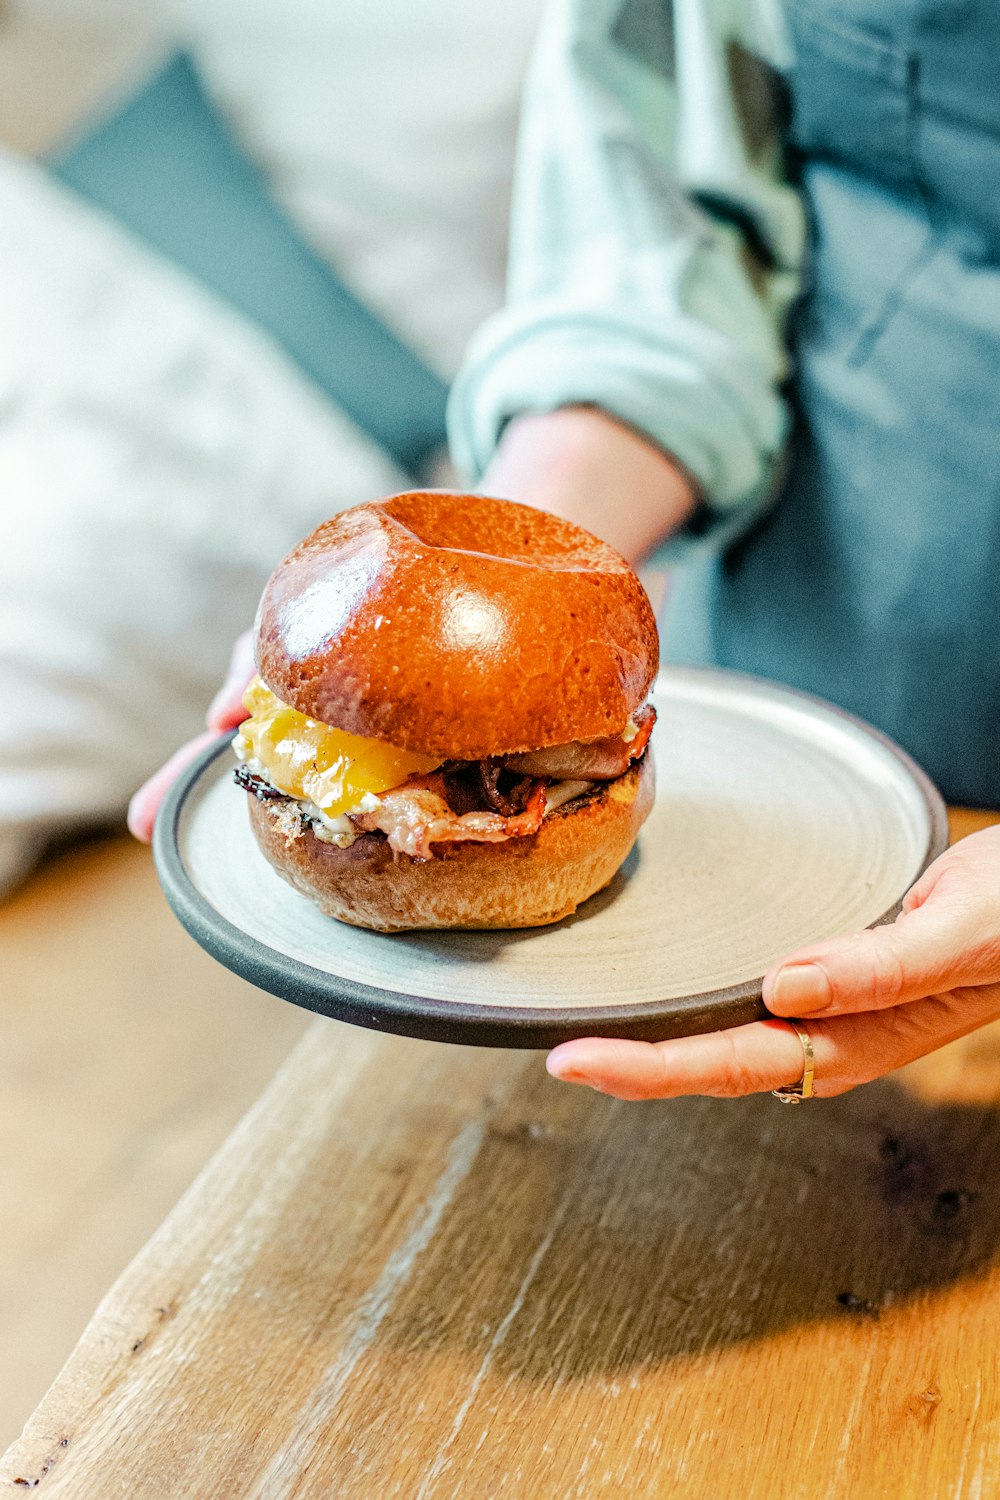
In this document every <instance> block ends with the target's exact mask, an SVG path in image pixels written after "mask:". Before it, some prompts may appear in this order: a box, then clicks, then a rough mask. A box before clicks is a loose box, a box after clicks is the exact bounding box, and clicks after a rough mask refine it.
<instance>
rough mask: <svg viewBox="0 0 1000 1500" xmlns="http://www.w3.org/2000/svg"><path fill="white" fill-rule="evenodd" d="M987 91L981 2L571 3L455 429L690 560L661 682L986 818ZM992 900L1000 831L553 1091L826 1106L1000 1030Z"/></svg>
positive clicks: (990, 134)
mask: <svg viewBox="0 0 1000 1500" xmlns="http://www.w3.org/2000/svg"><path fill="white" fill-rule="evenodd" d="M998 62H1000V12H997V11H996V9H995V7H993V6H991V5H990V4H989V3H988V0H969V3H968V4H967V5H965V6H964V7H963V9H962V12H961V17H960V19H956V16H955V14H954V13H953V12H952V11H951V10H949V11H948V13H947V15H946V14H945V10H944V8H943V7H942V6H941V5H940V4H939V3H937V0H914V3H913V4H911V5H908V6H906V7H902V6H901V7H898V8H896V9H895V10H893V11H891V12H889V13H887V12H886V8H885V7H883V6H880V5H878V4H877V3H876V0H824V3H822V4H816V3H815V0H784V3H783V4H781V5H779V4H778V0H753V3H749V0H748V3H746V4H744V5H742V6H735V5H732V4H730V3H727V0H672V3H670V0H556V3H555V4H553V5H552V6H551V7H550V10H549V12H548V14H547V17H546V21H545V23H544V25H543V29H542V34H541V36H540V39H539V42H538V46H537V50H536V55H535V62H534V67H533V71H532V75H531V78H530V80H529V84H528V88H527V91H526V112H525V116H524V122H523V126H522V142H521V151H520V168H519V177H518V187H517V192H516V197H515V211H514V219H513V235H512V264H511V271H510V299H509V303H508V305H507V307H506V309H505V310H504V311H503V312H502V313H501V314H499V315H498V316H497V317H496V318H494V319H493V320H492V321H491V322H490V323H488V324H487V325H486V327H485V328H484V329H483V330H482V331H481V333H480V334H479V335H478V337H477V338H476V340H475V341H474V343H473V345H472V348H471V350H470V353H469V356H468V359H467V362H466V365H465V368H464V370H463V372H462V374H461V375H460V377H459V380H458V382H457V384H456V386H455V389H454V391H453V394H452V401H451V433H452V444H453V451H454V454H455V457H456V461H457V463H458V464H459V467H460V468H461V469H462V470H463V471H464V472H466V473H467V474H469V475H470V476H472V479H473V482H475V483H476V484H478V485H479V487H481V488H482V489H484V490H487V491H489V492H490V493H493V494H498V495H501V496H507V497H509V498H512V499H519V500H523V501H528V502H530V503H532V504H536V505H539V506H542V507H543V508H546V509H549V510H552V511H556V512H558V513H560V514H562V515H565V516H567V517H568V518H570V519H573V520H575V521H578V522H580V523H582V524H584V525H587V526H589V527H590V529H592V530H594V531H595V532H597V533H599V534H601V535H602V536H604V537H605V538H606V539H607V540H609V541H611V542H612V543H614V544H615V545H617V546H618V547H619V549H620V550H621V551H622V552H623V553H624V554H625V555H626V556H628V557H629V558H630V559H632V560H633V561H635V560H638V559H639V558H641V557H644V556H647V555H649V554H650V553H651V552H654V551H655V550H656V549H658V548H659V549H660V551H659V554H658V555H659V556H660V558H661V560H664V561H669V562H671V563H672V564H673V565H674V571H673V575H672V586H671V589H670V593H669V598H668V606H667V612H666V617H665V630H664V636H665V645H666V656H667V658H668V659H669V660H674V661H682V662H691V663H714V664H720V665H724V666H728V667H735V668H739V669H741V670H744V671H751V672H755V673H758V674H761V675H764V676H768V677H772V678H776V679H778V680H781V681H784V682H787V683H790V684H791V685H793V686H797V687H800V688H805V689H808V690H809V691H811V692H814V693H819V694H821V695H822V696H825V697H827V698H830V699H832V700H834V701H836V702H838V703H841V704H843V705H844V706H845V707H847V708H849V709H852V710H853V711H854V712H856V713H859V714H860V715H861V716H862V717H865V718H867V719H869V720H871V721H873V722H875V723H876V724H878V725H879V726H880V727H882V728H883V729H885V730H886V731H887V732H888V733H890V734H892V735H893V736H894V738H896V739H897V740H899V741H900V742H901V743H902V744H903V745H904V746H905V747H906V748H907V749H909V750H910V751H911V752H912V753H913V754H914V755H915V756H916V757H917V758H918V759H919V760H921V761H922V762H923V763H924V764H925V765H926V766H927V768H928V769H929V770H930V772H931V774H932V775H933V776H934V777H935V779H936V780H937V781H938V782H939V784H940V785H941V787H942V789H943V791H944V792H945V794H946V796H947V797H949V799H950V800H952V801H962V802H967V803H972V804H978V805H982V806H994V807H996V806H1000V756H998V754H997V748H998V747H997V729H998V724H1000V650H998V647H1000V612H998V609H997V594H996V588H995V580H994V576H993V558H994V557H995V555H996V540H997V528H998V525H1000V463H998V458H1000V448H998V438H997V423H996V411H995V402H994V398H993V395H992V392H993V390H994V389H995V384H996V373H997V369H998V366H1000V265H998V259H1000V253H998V252H1000V207H998V204H997V201H996V198H995V195H992V196H991V195H988V194H984V193H983V192H982V183H983V182H984V181H989V180H992V179H993V178H995V176H996V171H997V167H998V164H1000V102H998V100H997V98H996V91H995V89H993V88H992V87H991V82H990V80H991V79H992V77H993V76H994V75H995V70H996V65H997V63H998ZM664 543H665V544H666V545H665V546H664ZM238 675H239V674H238ZM235 704H236V699H235V698H234V696H233V692H232V687H230V689H227V690H226V692H225V693H224V694H223V697H222V699H221V700H220V702H219V704H217V707H216V713H215V720H214V722H215V723H216V725H219V726H221V725H222V724H224V723H227V722H229V721H230V720H231V719H232V717H233V714H234V713H237V712H239V710H238V709H237V708H236V707H235ZM151 797H152V798H153V799H154V800H155V789H154V793H153V794H150V793H144V794H141V795H140V797H139V799H138V801H137V803H136V811H135V813H134V819H135V823H136V826H137V827H138V828H139V829H140V831H142V828H143V825H144V822H145V821H146V820H148V815H149V811H150V807H151V805H152V801H151ZM998 891H1000V829H988V830H986V831H984V832H982V833H979V834H976V835H973V836H972V837H970V838H968V839H965V840H963V841H962V842H961V843H959V844H958V845H956V846H955V847H954V848H953V849H951V850H950V851H948V852H947V853H946V854H945V855H944V856H942V857H941V858H940V859H939V860H938V861H937V862H936V863H935V864H934V865H932V866H931V868H930V869H929V870H928V871H927V872H926V874H925V875H924V876H923V877H922V878H921V879H920V880H919V881H918V882H917V884H916V885H915V886H914V887H913V889H912V890H911V891H910V892H909V893H908V895H907V897H906V899H905V901H904V904H903V910H902V913H901V915H900V917H899V918H898V919H897V921H896V922H895V923H893V924H891V925H890V926H887V927H883V928H879V929H876V930H874V931H870V932H864V933H857V934H851V935H847V936H844V937H842V938H839V939H836V940H832V941H829V942H825V943H821V944H816V945H812V946H811V947H809V948H805V949H802V950H800V951H799V952H797V953H794V954H791V955H788V956H787V957H786V958H784V959H783V960H782V961H781V962H780V963H778V964H776V965H775V966H774V967H773V968H772V969H771V971H770V972H769V973H768V975H767V976H766V977H765V980H764V986H763V993H764V1000H765V1003H766V1005H767V1006H768V1008H769V1009H770V1011H771V1012H772V1015H773V1017H774V1019H773V1020H770V1021H762V1022H758V1023H754V1024H753V1025H751V1026H746V1027H741V1028H738V1029H735V1030H732V1031H728V1032H720V1033H713V1034H708V1035H705V1036H699V1037H691V1038H686V1039H681V1040H675V1041H670V1042H664V1043H639V1042H625V1041H613V1040H607V1039H601V1038H591V1039H588V1040H581V1041H576V1042H570V1043H566V1044H564V1045H563V1046H561V1047H559V1048H557V1049H556V1050H555V1051H554V1052H553V1053H552V1054H551V1056H550V1058H549V1064H548V1066H549V1070H550V1072H551V1073H553V1074H554V1076H556V1077H559V1078H562V1079H565V1080H568V1081H573V1082H579V1083H585V1084H589V1085H590V1086H592V1087H594V1088H598V1089H600V1090H603V1091H605V1092H609V1093H613V1094H616V1095H618V1096H620V1097H624V1098H649V1097H664V1096H671V1095H676V1094H683V1093H691V1092H702V1093H710V1094H719V1095H739V1094H745V1093H750V1092H755V1091H762V1090H767V1089H774V1090H786V1091H788V1090H793V1091H796V1092H797V1093H798V1094H802V1095H804V1094H807V1093H808V1092H810V1091H812V1092H815V1094H816V1095H817V1096H824V1095H832V1094H837V1093H840V1092H843V1091H844V1090H846V1089H848V1088H851V1087H853V1086H855V1085H856V1084H858V1083H862V1082H865V1081H868V1080H870V1079H872V1078H875V1077H878V1076H880V1075H882V1074H884V1073H886V1072H889V1071H891V1070H893V1069H895V1068H897V1067H899V1066H900V1065H902V1064H903V1063H905V1062H907V1061H910V1060H912V1059H914V1058H916V1057H918V1056H921V1055H923V1054H924V1053H926V1052H928V1051H930V1050H933V1049H934V1048H935V1047H938V1046H941V1045H943V1044H945V1043H946V1042H949V1041H951V1040H953V1039H955V1038H956V1037H959V1036H961V1035H963V1034H965V1033H967V1032H969V1031H971V1030H973V1029H974V1028H976V1027H978V1026H980V1025H982V1024H984V1023H985V1022H987V1021H989V1020H991V1019H994V1018H996V1017H998V1016H1000V897H998V894H997V893H998ZM779 1018H789V1019H790V1020H792V1021H793V1022H794V1024H791V1025H790V1024H786V1022H785V1021H784V1020H782V1019H779ZM807 1085H811V1089H810V1088H809V1087H807ZM786 1096H787V1094H786Z"/></svg>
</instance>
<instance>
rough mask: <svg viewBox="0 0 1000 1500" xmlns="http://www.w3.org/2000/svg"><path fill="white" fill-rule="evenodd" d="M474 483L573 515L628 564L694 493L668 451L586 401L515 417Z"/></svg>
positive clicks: (658, 538)
mask: <svg viewBox="0 0 1000 1500" xmlns="http://www.w3.org/2000/svg"><path fill="white" fill-rule="evenodd" d="M479 489H480V490H482V491H483V492H484V493H485V494H489V495H496V496H497V497H498V498H500V499H503V500H520V501H522V502H523V503H524V504H527V505H536V506H538V507H539V509H541V510H548V511H551V512H552V513H553V514H554V515H558V516H563V517H565V519H566V520H568V521H575V522H576V523H577V524H578V525H580V526H585V527H587V529H588V530H589V531H592V532H594V533H595V535H597V536H599V537H601V538H603V540H604V541H606V542H610V543H611V545H612V546H613V547H616V548H617V549H618V551H619V552H621V553H622V554H623V556H625V557H626V558H628V560H629V561H630V562H632V563H638V562H640V561H641V560H642V558H643V557H645V556H646V554H647V553H649V552H651V551H652V549H653V548H654V547H655V546H656V545H657V544H658V543H659V542H662V541H663V540H664V539H665V538H666V537H667V536H669V535H670V534H671V533H672V532H674V531H676V530H677V529H678V527H680V526H682V525H683V524H684V522H685V521H686V520H687V519H688V518H689V517H690V515H691V514H692V512H693V511H694V509H695V507H696V505H697V503H698V498H699V497H698V491H697V487H696V485H695V483H694V481H693V479H692V478H691V477H690V475H688V474H687V473H686V472H685V471H684V469H682V468H681V466H680V465H679V464H678V463H676V462H675V460H674V459H672V458H671V457H670V455H669V454H667V453H665V452H664V451H663V450H662V449H661V448H659V447H657V446H656V444H654V443H651V442H649V441H647V440H646V439H645V438H643V437H641V436H640V435H639V433H637V432H635V431H634V430H633V429H632V428H630V427H627V426H625V425H624V424H623V423H621V422H618V421H616V420H615V419H614V418H613V417H609V416H607V415H606V413H605V412H603V411H599V410H597V409H596V408H594V407H585V406H570V407H563V408H562V409H560V410H558V411H553V412H544V413H533V414H528V415H525V416H520V417H517V418H515V419H514V420H513V421H512V422H510V423H509V424H508V426H507V428H506V429H505V431H504V435H503V438H502V439H501V442H500V446H499V447H498V449H497V451H496V454H495V455H494V458H493V461H492V462H491V464H490V465H489V468H488V469H487V470H486V472H485V473H484V475H483V477H482V480H481V482H480V484H479Z"/></svg>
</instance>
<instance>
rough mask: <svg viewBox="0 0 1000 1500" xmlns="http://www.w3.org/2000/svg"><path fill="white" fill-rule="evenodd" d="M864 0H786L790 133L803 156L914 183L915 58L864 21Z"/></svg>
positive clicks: (898, 183)
mask: <svg viewBox="0 0 1000 1500" xmlns="http://www.w3.org/2000/svg"><path fill="white" fill-rule="evenodd" d="M866 9H872V10H875V7H874V6H872V4H871V0H868V3H867V5H866V3H865V0H855V3H854V4H844V5H841V6H839V7H838V6H836V5H833V4H832V0H831V4H829V5H828V4H823V5H821V6H815V5H814V4H813V3H811V0H791V3H789V4H788V6H787V12H788V18H789V22H790V25H791V28H792V34H793V39H794V45H795V64H794V68H793V72H792V92H793V113H792V123H791V132H790V138H791V143H792V145H793V147H795V148H797V149H798V150H799V151H801V152H802V153H803V155H804V156H805V157H806V158H807V159H812V160H815V159H817V158H818V159H820V160H824V161H827V162H830V163H834V164H837V165H839V166H842V167H843V168H844V169H846V170H847V171H852V172H858V173H861V174H862V175H863V176H864V177H865V178H867V179H868V180H869V181H871V180H875V181H877V182H882V183H884V184H885V185H886V186H891V187H893V188H895V189H896V190H899V189H904V190H905V189H909V190H911V191H913V190H915V189H916V186H917V174H916V167H915V155H914V119H915V112H916V58H915V55H914V54H913V53H911V52H910V51H908V49H907V48H906V47H904V46H902V45H900V44H899V43H898V42H897V41H896V40H894V39H892V38H890V37H888V36H886V35H885V34H884V33H882V32H880V31H879V30H878V29H877V28H876V27H875V26H869V25H867V24H865V20H864V18H863V16H861V15H859V14H858V13H859V12H862V11H864V10H866Z"/></svg>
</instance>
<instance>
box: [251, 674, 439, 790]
mask: <svg viewBox="0 0 1000 1500" xmlns="http://www.w3.org/2000/svg"><path fill="white" fill-rule="evenodd" d="M243 706H244V708H246V709H247V710H248V711H249V714H250V717H249V719H245V720H244V722H243V723H242V724H241V725H240V730H239V734H238V735H237V737H236V739H235V741H234V742H233V748H234V750H235V751H236V754H237V755H238V756H239V758H240V760H242V761H257V762H258V763H259V765H260V766H261V767H262V769H263V771H264V773H265V774H266V776H267V779H268V780H269V781H270V783H271V785H272V786H275V787H277V789H278V791H279V792H284V793H285V795H286V796H288V797H295V798H297V799H298V800H299V801H300V802H312V803H313V804H314V805H315V806H316V807H318V808H319V809H320V811H321V812H323V813H325V814H326V816H327V817H329V818H336V817H338V816H339V815H340V814H341V813H344V812H349V811H350V810H352V809H354V808H356V807H357V806H358V805H359V803H360V802H361V799H362V798H363V797H364V796H366V795H367V794H368V793H374V794H375V795H376V796H377V795H378V793H379V792H385V791H388V789H389V788H390V787H393V786H398V785H399V784H400V782H401V781H405V780H406V778H407V777H408V776H413V775H415V774H423V773H425V772H427V771H433V770H434V768H435V767H436V766H439V765H440V764H441V760H440V757H437V758H435V757H433V756H429V755H415V754H414V753H413V752H412V751H410V750H400V749H397V747H396V746H395V745H387V744H385V742H384V741H382V740H369V739H363V738H362V737H361V735H357V734H348V733H347V732H346V731H345V730H343V729H334V728H333V727H332V726H331V725H329V724H324V723H322V722H321V721H320V720H319V719H310V718H307V716H306V715H305V714H300V713H298V712H297V711H296V710H295V709H294V708H289V706H288V704H287V703H282V701H281V699H280V698H276V697H275V695H274V694H273V693H272V692H271V690H270V688H268V687H265V685H264V683H263V682H261V680H260V678H259V677H255V678H254V679H253V681H252V682H251V684H250V686H249V687H248V688H247V690H246V692H245V693H244V695H243Z"/></svg>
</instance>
